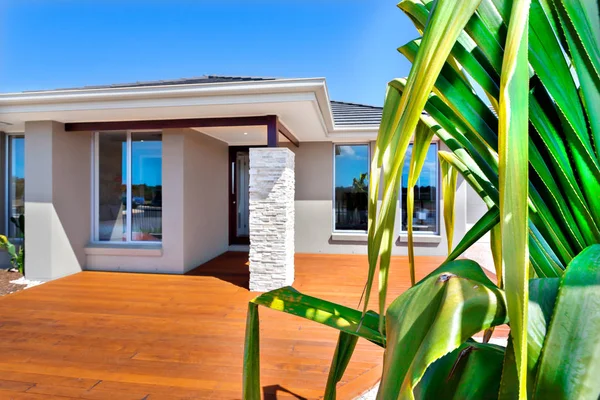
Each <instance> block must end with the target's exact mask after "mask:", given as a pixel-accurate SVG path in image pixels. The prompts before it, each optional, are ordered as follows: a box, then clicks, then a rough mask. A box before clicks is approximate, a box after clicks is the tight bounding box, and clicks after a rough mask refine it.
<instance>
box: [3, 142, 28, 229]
mask: <svg viewBox="0 0 600 400" xmlns="http://www.w3.org/2000/svg"><path fill="white" fill-rule="evenodd" d="M7 144H8V154H7V166H8V168H7V180H6V181H7V183H8V188H7V200H8V204H7V205H8V207H7V211H8V212H7V217H8V218H7V219H6V221H7V228H8V229H7V233H8V237H10V238H19V237H23V233H22V232H21V231H20V229H18V228H17V226H16V225H15V224H14V223H13V222H11V218H13V217H14V218H18V217H19V216H20V215H21V214H24V213H25V138H24V137H23V136H12V135H11V136H8V143H7Z"/></svg>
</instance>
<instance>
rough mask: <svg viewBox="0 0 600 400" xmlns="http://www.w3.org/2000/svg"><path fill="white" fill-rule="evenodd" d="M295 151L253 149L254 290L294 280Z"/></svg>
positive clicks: (251, 226) (252, 248)
mask: <svg viewBox="0 0 600 400" xmlns="http://www.w3.org/2000/svg"><path fill="white" fill-rule="evenodd" d="M294 196H295V172H294V153H293V152H292V151H291V150H289V149H287V148H283V147H265V148H251V149H250V290H251V291H257V292H263V291H269V290H274V289H278V288H281V287H283V286H288V285H291V284H292V283H293V282H294V218H295V214H294Z"/></svg>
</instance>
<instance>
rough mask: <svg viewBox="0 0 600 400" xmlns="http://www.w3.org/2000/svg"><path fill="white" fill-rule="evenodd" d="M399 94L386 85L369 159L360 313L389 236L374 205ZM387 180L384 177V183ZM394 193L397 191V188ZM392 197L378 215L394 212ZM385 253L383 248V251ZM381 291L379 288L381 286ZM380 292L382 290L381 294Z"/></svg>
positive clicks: (388, 154)
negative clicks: (366, 261) (365, 261)
mask: <svg viewBox="0 0 600 400" xmlns="http://www.w3.org/2000/svg"><path fill="white" fill-rule="evenodd" d="M401 96H402V92H401V91H400V90H398V88H397V87H395V86H394V85H388V89H387V92H386V96H385V103H384V105H383V114H382V118H381V124H380V125H379V133H378V134H377V142H376V143H375V150H374V151H373V158H372V160H371V173H370V176H369V206H368V210H367V214H368V219H369V223H368V239H369V240H368V245H367V253H368V259H369V272H368V274H367V281H366V283H365V288H364V289H363V296H361V301H363V297H364V307H363V313H365V312H366V310H367V307H368V304H369V300H370V296H371V289H372V287H373V281H374V278H375V271H376V268H377V260H378V258H379V256H380V254H381V251H382V250H385V249H382V246H381V244H382V240H383V235H384V232H385V230H386V229H388V231H387V234H386V235H387V236H388V237H389V235H390V232H389V227H387V228H382V227H380V223H378V220H377V208H378V205H377V203H378V200H379V187H380V181H381V175H382V167H383V166H384V164H385V167H386V168H385V171H387V176H389V174H390V173H391V165H390V164H391V154H393V153H392V151H393V149H392V148H390V147H388V146H387V144H388V143H389V141H390V137H391V136H392V134H393V133H394V132H393V131H394V130H395V127H394V126H392V119H393V118H394V114H395V113H396V110H397V108H398V107H399V105H400V99H401ZM385 182H386V180H385V179H384V183H385ZM396 196H397V192H396ZM392 202H393V198H392V199H390V200H388V201H387V202H386V203H385V204H383V205H382V211H381V214H380V218H382V216H383V215H385V214H390V213H394V216H395V210H392V209H391V207H392V206H394V207H395V204H392ZM384 254H385V251H384ZM386 282H387V281H384V282H383V283H382V282H381V281H380V283H379V284H380V286H381V285H382V284H383V285H385V284H386ZM380 292H381V290H380ZM380 296H381V294H380ZM379 307H380V310H383V308H384V307H385V305H382V304H381V303H380V305H379Z"/></svg>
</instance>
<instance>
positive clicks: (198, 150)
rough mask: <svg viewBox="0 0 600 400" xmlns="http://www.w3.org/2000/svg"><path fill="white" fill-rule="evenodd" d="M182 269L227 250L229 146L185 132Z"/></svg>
mask: <svg viewBox="0 0 600 400" xmlns="http://www.w3.org/2000/svg"><path fill="white" fill-rule="evenodd" d="M184 132H185V146H184V160H185V162H184V171H183V173H184V196H183V198H184V209H185V213H184V215H185V217H184V221H183V223H184V235H183V240H184V270H185V271H189V270H191V269H193V268H196V267H197V266H199V265H200V264H203V263H205V262H206V261H208V260H210V259H211V258H214V257H216V256H218V255H220V254H222V253H224V252H225V251H227V249H228V247H229V197H228V189H229V188H228V182H229V176H228V171H229V170H228V168H229V165H228V164H229V146H228V145H227V144H226V143H224V142H222V141H220V140H217V139H214V138H212V137H210V136H207V135H205V134H202V133H200V132H197V131H194V130H191V129H189V130H185V131H184Z"/></svg>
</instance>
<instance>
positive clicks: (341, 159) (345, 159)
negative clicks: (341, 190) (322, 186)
mask: <svg viewBox="0 0 600 400" xmlns="http://www.w3.org/2000/svg"><path fill="white" fill-rule="evenodd" d="M338 150H339V154H338V153H337V152H336V156H335V186H336V187H340V186H343V187H351V186H352V183H353V180H354V178H356V179H359V178H360V174H364V173H365V172H367V173H368V172H369V159H370V155H369V147H368V146H367V145H366V144H363V145H353V146H338Z"/></svg>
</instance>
